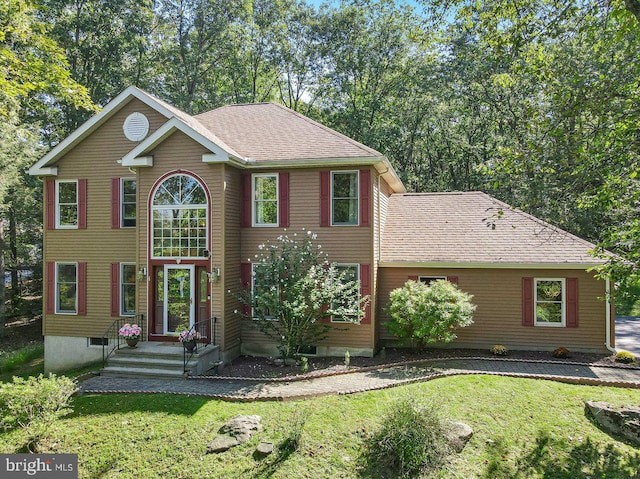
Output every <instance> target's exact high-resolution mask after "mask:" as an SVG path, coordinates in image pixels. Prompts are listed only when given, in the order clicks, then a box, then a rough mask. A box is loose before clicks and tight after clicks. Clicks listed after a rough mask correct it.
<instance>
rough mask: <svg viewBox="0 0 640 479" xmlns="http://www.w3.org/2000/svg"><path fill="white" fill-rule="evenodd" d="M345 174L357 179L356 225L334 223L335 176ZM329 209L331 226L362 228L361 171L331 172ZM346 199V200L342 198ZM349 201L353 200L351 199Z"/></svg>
mask: <svg viewBox="0 0 640 479" xmlns="http://www.w3.org/2000/svg"><path fill="white" fill-rule="evenodd" d="M343 174H353V175H355V177H356V194H357V196H356V197H355V199H356V221H355V223H336V222H335V221H334V216H335V215H334V211H333V210H334V207H333V206H334V201H335V197H334V194H333V184H334V176H335V175H343ZM329 188H330V190H329V208H330V215H331V221H330V224H331V226H360V171H358V170H332V171H330V172H329ZM341 199H346V198H341ZM348 199H349V200H352V199H353V198H351V197H349V198H348Z"/></svg>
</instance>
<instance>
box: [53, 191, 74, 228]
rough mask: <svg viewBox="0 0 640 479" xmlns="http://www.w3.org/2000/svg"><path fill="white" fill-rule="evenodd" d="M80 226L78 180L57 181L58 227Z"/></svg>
mask: <svg viewBox="0 0 640 479" xmlns="http://www.w3.org/2000/svg"><path fill="white" fill-rule="evenodd" d="M77 227H78V182H77V181H75V180H72V181H57V182H56V228H77Z"/></svg>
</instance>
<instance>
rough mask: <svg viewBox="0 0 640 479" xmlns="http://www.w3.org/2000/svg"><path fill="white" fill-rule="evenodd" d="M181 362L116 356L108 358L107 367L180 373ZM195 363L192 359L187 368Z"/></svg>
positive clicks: (175, 359) (180, 360)
mask: <svg viewBox="0 0 640 479" xmlns="http://www.w3.org/2000/svg"><path fill="white" fill-rule="evenodd" d="M183 363H184V362H183V360H182V357H180V358H171V359H166V358H156V357H149V356H136V357H132V356H120V355H118V354H116V355H114V356H112V357H111V358H109V366H119V367H140V368H146V369H177V370H180V371H182V369H183ZM195 364H196V361H194V359H193V358H192V359H191V360H190V361H189V362H188V363H187V365H188V367H193V366H195Z"/></svg>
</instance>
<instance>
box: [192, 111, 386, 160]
mask: <svg viewBox="0 0 640 479" xmlns="http://www.w3.org/2000/svg"><path fill="white" fill-rule="evenodd" d="M195 118H196V119H197V120H198V121H199V122H200V123H202V124H203V125H204V126H205V127H206V128H208V129H209V130H210V131H214V132H215V133H216V135H217V136H218V137H220V138H221V139H222V140H223V141H224V142H226V143H227V144H229V145H231V146H232V147H233V148H234V149H235V150H236V151H238V152H239V153H240V154H241V155H242V156H243V157H245V158H247V159H248V160H256V161H261V160H293V159H296V160H299V159H323V158H324V159H330V158H332V159H340V158H345V159H346V158H363V157H364V158H383V155H382V154H381V153H379V152H377V151H376V150H374V149H372V148H369V147H368V146H365V145H363V144H361V143H358V142H357V141H355V140H353V139H351V138H349V137H347V136H345V135H343V134H341V133H338V132H337V131H335V130H332V129H331V128H328V127H327V126H325V125H322V124H320V123H318V122H316V121H313V120H312V119H310V118H307V117H306V116H304V115H301V114H299V113H297V112H295V111H293V110H290V109H289V108H286V107H284V106H281V105H277V104H275V103H253V104H243V105H228V106H223V107H220V108H216V109H215V110H212V111H209V112H206V113H202V114H200V115H196V116H195Z"/></svg>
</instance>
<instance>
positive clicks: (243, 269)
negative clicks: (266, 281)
mask: <svg viewBox="0 0 640 479" xmlns="http://www.w3.org/2000/svg"><path fill="white" fill-rule="evenodd" d="M240 281H241V282H242V288H243V289H244V290H245V291H249V290H251V263H240ZM242 315H243V316H244V317H245V318H249V317H251V307H250V306H249V305H248V304H244V303H242Z"/></svg>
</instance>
